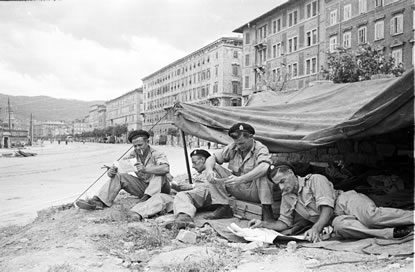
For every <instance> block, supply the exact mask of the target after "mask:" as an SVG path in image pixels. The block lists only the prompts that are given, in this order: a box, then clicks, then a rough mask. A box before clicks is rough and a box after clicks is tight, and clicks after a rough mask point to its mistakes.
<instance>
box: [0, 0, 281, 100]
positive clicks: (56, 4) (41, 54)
mask: <svg viewBox="0 0 415 272" xmlns="http://www.w3.org/2000/svg"><path fill="white" fill-rule="evenodd" d="M283 2H285V1H284V0H145V1H144V0H80V1H78V0H64V1H11V2H9V1H6V2H0V93H2V94H9V95H23V96H38V95H46V96H51V97H55V98H65V99H76V100H84V101H92V100H103V101H107V100H111V99H114V98H116V97H118V96H121V95H123V94H124V93H127V92H129V91H131V90H134V89H136V88H138V87H141V86H142V80H141V79H142V78H144V77H146V76H148V75H150V74H152V73H153V72H155V71H157V70H159V69H161V68H163V67H164V66H166V65H168V64H170V63H172V62H174V61H176V60H178V59H180V58H182V57H185V56H186V55H188V54H190V53H192V52H193V51H196V50H198V49H200V48H202V47H204V46H205V45H207V44H209V43H211V42H213V41H215V40H217V39H218V38H220V37H230V36H232V37H233V36H238V34H236V33H232V31H233V30H235V29H237V28H239V27H240V26H242V25H244V24H246V23H248V22H249V21H251V20H253V19H255V18H257V17H258V16H260V15H262V14H264V13H266V12H268V11H269V10H271V9H272V8H275V7H277V6H279V5H280V4H281V3H283Z"/></svg>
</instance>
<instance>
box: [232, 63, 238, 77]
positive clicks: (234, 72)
mask: <svg viewBox="0 0 415 272" xmlns="http://www.w3.org/2000/svg"><path fill="white" fill-rule="evenodd" d="M238 70H239V69H238V65H232V75H234V76H238Z"/></svg>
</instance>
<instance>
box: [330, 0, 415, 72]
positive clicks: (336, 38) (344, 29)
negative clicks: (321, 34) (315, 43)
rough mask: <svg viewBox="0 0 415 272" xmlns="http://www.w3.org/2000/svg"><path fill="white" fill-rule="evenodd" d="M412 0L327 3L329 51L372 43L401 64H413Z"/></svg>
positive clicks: (345, 0)
mask: <svg viewBox="0 0 415 272" xmlns="http://www.w3.org/2000/svg"><path fill="white" fill-rule="evenodd" d="M414 6H415V5H414V2H413V0H325V13H326V17H327V20H326V22H325V27H326V41H327V44H326V46H325V48H326V51H328V52H335V51H336V49H337V48H338V47H343V48H350V49H351V50H352V51H356V50H357V49H358V47H359V46H361V45H364V44H371V45H373V46H375V48H377V49H379V50H383V51H384V54H386V55H389V54H390V55H391V56H392V57H393V58H394V59H395V63H396V64H397V65H398V64H399V63H402V64H403V65H404V68H406V69H408V68H410V67H411V66H413V65H414V29H415V24H414V16H415V10H414Z"/></svg>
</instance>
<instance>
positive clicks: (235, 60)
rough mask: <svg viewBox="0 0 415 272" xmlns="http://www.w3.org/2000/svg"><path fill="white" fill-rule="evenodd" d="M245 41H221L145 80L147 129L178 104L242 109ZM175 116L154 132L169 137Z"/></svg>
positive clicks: (231, 39) (144, 114)
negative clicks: (242, 67) (242, 69)
mask: <svg viewBox="0 0 415 272" xmlns="http://www.w3.org/2000/svg"><path fill="white" fill-rule="evenodd" d="M241 60H242V40H241V39H240V38H220V39H218V40H216V41H214V42H212V43H210V44H208V45H206V46H204V47H202V48H200V49H199V50H197V51H195V52H193V53H191V54H189V55H187V56H185V57H183V58H181V59H179V60H177V61H175V62H173V63H171V64H169V65H167V66H165V67H163V68H161V69H160V70H158V71H156V72H154V73H152V74H150V75H148V76H146V77H145V78H143V79H142V80H143V96H144V98H143V99H144V108H143V111H142V115H143V116H144V123H143V128H144V129H147V130H148V129H150V128H151V127H152V126H153V125H154V124H155V123H156V122H157V121H159V120H160V118H162V117H163V116H164V115H165V114H166V111H165V109H167V108H171V107H172V106H173V105H174V103H176V102H178V101H180V102H186V103H198V104H207V105H214V106H240V105H241V104H242V92H241V67H240V66H241ZM169 128H173V125H172V116H167V118H163V120H161V121H160V123H159V124H158V125H157V126H156V127H155V128H154V129H153V132H154V133H155V135H166V134H167V132H168V130H169Z"/></svg>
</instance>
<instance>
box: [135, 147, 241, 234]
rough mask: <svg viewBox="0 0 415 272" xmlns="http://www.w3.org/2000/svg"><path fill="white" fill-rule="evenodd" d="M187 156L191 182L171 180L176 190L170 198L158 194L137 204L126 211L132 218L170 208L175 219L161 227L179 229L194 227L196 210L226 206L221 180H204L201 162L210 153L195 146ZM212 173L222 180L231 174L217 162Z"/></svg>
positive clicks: (230, 214) (230, 213)
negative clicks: (189, 162)
mask: <svg viewBox="0 0 415 272" xmlns="http://www.w3.org/2000/svg"><path fill="white" fill-rule="evenodd" d="M190 156H191V159H192V167H193V168H194V169H195V170H196V171H197V174H196V175H195V176H193V178H192V180H193V182H194V183H193V184H176V183H172V184H171V187H172V189H174V190H176V191H178V193H177V194H176V196H175V197H174V199H173V197H171V196H168V195H165V194H159V195H157V196H154V197H152V198H151V199H150V200H149V201H147V202H146V203H138V204H137V205H136V206H134V207H133V208H132V209H131V213H130V214H129V215H130V217H131V218H133V220H139V219H141V218H142V217H148V216H152V215H155V214H158V213H160V212H169V211H171V209H173V212H174V214H175V217H176V218H175V220H174V221H171V222H168V223H167V224H166V225H165V226H166V228H172V227H173V226H175V227H176V228H178V229H183V228H186V227H194V221H193V218H194V217H195V214H196V211H197V209H200V208H204V207H209V206H215V207H223V206H226V207H229V197H228V194H227V192H226V190H225V187H224V185H223V183H221V182H220V181H219V180H217V182H218V184H211V183H210V182H208V181H207V179H206V167H205V162H206V159H207V158H208V157H210V153H209V152H207V151H206V150H203V149H196V150H193V152H192V153H190ZM214 173H215V177H216V178H217V179H223V178H226V177H228V176H230V175H231V173H230V172H229V170H227V169H225V168H223V167H222V166H220V165H218V164H216V165H215V166H214ZM220 184H222V185H220ZM171 207H172V208H171ZM134 213H135V215H134ZM232 216H233V214H232V210H231V209H229V210H228V212H227V214H226V215H224V217H227V218H229V217H232Z"/></svg>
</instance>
